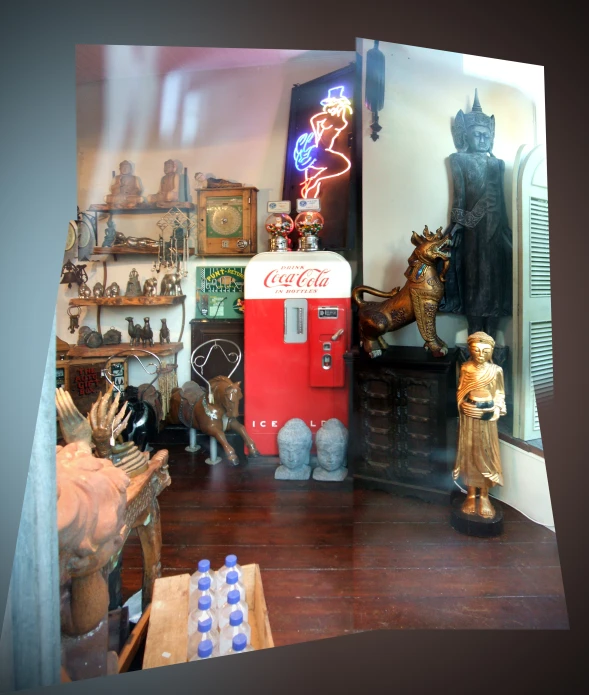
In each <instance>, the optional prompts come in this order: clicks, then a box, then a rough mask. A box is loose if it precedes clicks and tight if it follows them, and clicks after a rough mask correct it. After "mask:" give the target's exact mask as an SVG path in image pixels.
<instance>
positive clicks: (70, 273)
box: [59, 261, 88, 290]
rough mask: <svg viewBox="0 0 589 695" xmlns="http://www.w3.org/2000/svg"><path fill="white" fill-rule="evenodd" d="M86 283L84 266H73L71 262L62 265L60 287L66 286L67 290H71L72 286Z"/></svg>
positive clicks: (86, 276)
mask: <svg viewBox="0 0 589 695" xmlns="http://www.w3.org/2000/svg"><path fill="white" fill-rule="evenodd" d="M87 281H88V274H87V273H86V266H85V265H74V264H73V263H72V262H71V261H67V262H66V263H64V265H63V267H62V269H61V280H60V281H59V284H60V285H67V286H68V289H70V290H71V288H72V285H73V284H74V283H75V284H76V285H78V286H79V285H83V284H84V283H86V282H87Z"/></svg>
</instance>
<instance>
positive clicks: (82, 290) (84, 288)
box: [78, 283, 92, 299]
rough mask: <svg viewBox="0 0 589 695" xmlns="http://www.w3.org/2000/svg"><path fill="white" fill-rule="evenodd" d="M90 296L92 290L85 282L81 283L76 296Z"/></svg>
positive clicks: (87, 297) (82, 297)
mask: <svg viewBox="0 0 589 695" xmlns="http://www.w3.org/2000/svg"><path fill="white" fill-rule="evenodd" d="M91 296H92V290H91V289H90V288H89V287H88V285H87V284H86V283H83V284H82V285H80V287H79V288H78V297H79V298H80V299H90V297H91Z"/></svg>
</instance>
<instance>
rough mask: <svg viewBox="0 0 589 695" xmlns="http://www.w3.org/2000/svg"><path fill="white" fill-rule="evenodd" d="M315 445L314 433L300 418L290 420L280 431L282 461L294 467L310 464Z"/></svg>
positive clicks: (284, 464)
mask: <svg viewBox="0 0 589 695" xmlns="http://www.w3.org/2000/svg"><path fill="white" fill-rule="evenodd" d="M312 446H313V434H312V433H311V430H310V429H309V427H307V425H306V424H305V423H304V422H303V421H302V420H300V419H299V418H293V419H292V420H289V421H288V422H287V423H286V424H285V425H284V427H282V428H281V429H280V431H279V432H278V452H279V456H280V463H281V464H282V465H283V466H286V467H287V468H290V469H294V468H300V467H301V466H308V465H309V459H310V456H311V447H312Z"/></svg>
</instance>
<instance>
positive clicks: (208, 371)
mask: <svg viewBox="0 0 589 695" xmlns="http://www.w3.org/2000/svg"><path fill="white" fill-rule="evenodd" d="M190 334H191V345H190V354H191V355H192V352H193V351H194V350H195V349H196V348H197V347H198V346H199V345H202V343H206V342H207V341H208V340H214V339H215V338H223V339H224V340H231V341H232V342H234V343H235V344H236V345H237V346H238V347H239V349H240V350H241V353H242V357H241V363H240V364H239V367H238V368H237V370H236V371H235V373H234V374H233V375H232V377H231V381H240V382H241V391H242V393H245V390H244V381H243V363H244V359H245V355H244V353H243V321H238V320H235V321H227V320H225V321H223V320H220V319H218V320H215V319H193V320H192V321H191V322H190ZM221 345H222V346H223V349H224V350H225V351H226V352H227V351H229V350H230V349H231V346H228V345H227V344H224V343H222V344H221ZM230 371H231V367H230V365H229V362H228V361H227V360H226V359H225V357H224V355H223V353H222V352H221V350H214V351H213V352H212V353H211V356H210V358H209V360H208V362H207V364H206V367H205V369H204V377H205V379H208V380H210V379H212V378H213V377H215V376H219V375H227V374H229V372H230ZM191 378H192V381H195V382H196V383H197V384H200V385H201V386H203V385H204V384H203V382H202V379H200V378H199V377H198V376H197V375H196V373H195V371H194V369H191ZM180 385H181V384H180ZM244 400H245V399H244V398H242V399H241V401H240V403H239V414H240V415H243V412H244V411H243V406H244Z"/></svg>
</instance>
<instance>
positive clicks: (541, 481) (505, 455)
mask: <svg viewBox="0 0 589 695" xmlns="http://www.w3.org/2000/svg"><path fill="white" fill-rule="evenodd" d="M499 451H500V453H501V466H502V468H503V475H504V478H505V486H504V487H499V486H496V487H494V488H493V490H492V493H491V494H492V495H493V497H496V498H497V499H499V500H501V501H502V502H505V504H508V505H510V506H512V507H514V508H515V509H517V510H518V511H520V512H522V514H525V515H526V516H527V517H529V518H530V519H532V521H536V522H538V523H539V524H543V525H544V526H547V527H548V528H549V529H551V530H552V531H554V517H553V515H552V502H551V501H550V489H549V487H548V476H547V475H546V464H545V463H544V459H543V458H541V457H540V456H536V454H532V453H530V452H529V451H524V450H523V449H520V448H519V447H517V446H514V445H513V444H510V443H508V442H504V441H500V442H499Z"/></svg>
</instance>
